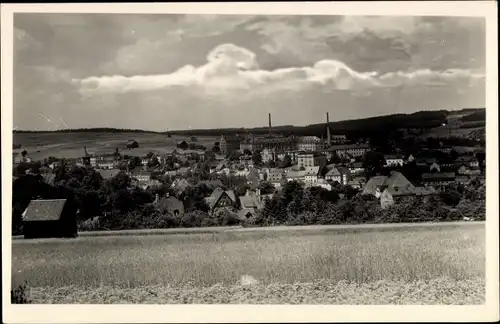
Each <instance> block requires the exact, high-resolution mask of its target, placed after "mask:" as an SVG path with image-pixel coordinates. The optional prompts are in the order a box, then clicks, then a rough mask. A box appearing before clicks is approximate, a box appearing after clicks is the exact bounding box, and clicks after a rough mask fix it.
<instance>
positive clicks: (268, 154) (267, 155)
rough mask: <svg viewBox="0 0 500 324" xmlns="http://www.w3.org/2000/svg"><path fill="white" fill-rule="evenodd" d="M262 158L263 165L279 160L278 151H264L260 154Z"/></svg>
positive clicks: (266, 149) (270, 149)
mask: <svg viewBox="0 0 500 324" xmlns="http://www.w3.org/2000/svg"><path fill="white" fill-rule="evenodd" d="M260 156H261V159H262V163H267V162H270V161H277V160H278V155H277V153H276V150H275V149H272V148H265V149H263V150H262V152H261V153H260Z"/></svg>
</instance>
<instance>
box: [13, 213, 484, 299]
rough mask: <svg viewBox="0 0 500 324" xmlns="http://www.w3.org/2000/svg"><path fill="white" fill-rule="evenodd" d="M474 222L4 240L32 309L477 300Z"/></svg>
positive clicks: (479, 246)
mask: <svg viewBox="0 0 500 324" xmlns="http://www.w3.org/2000/svg"><path fill="white" fill-rule="evenodd" d="M484 232H485V228H484V222H477V223H476V222H475V223H473V224H469V225H467V226H464V225H457V224H453V223H451V224H449V225H448V226H436V227H429V226H422V227H418V226H412V227H408V228H407V227H405V226H400V227H393V228H391V227H389V226H387V227H383V228H378V229H373V228H369V227H367V228H363V229H356V228H343V229H333V228H332V229H321V228H320V227H318V228H317V229H315V230H310V231H302V232H298V231H289V230H277V231H273V230H264V231H259V230H254V231H221V232H217V233H193V234H170V235H128V236H125V235H124V236H86V237H80V238H78V239H75V240H58V239H47V240H13V242H12V245H13V246H12V275H13V283H16V282H17V283H19V282H22V281H24V280H28V281H29V283H30V285H31V287H32V290H31V294H32V296H31V297H32V299H33V302H35V303H293V304H294V303H308V304H315V303H316V304H317V303H320V304H321V303H323V304H324V303H327V304H478V303H483V302H484V290H485V287H484V283H485V279H484V276H485V254H484V253H485V252H484V251H485V241H484Z"/></svg>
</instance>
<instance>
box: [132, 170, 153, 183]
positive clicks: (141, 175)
mask: <svg viewBox="0 0 500 324" xmlns="http://www.w3.org/2000/svg"><path fill="white" fill-rule="evenodd" d="M131 177H132V178H134V179H136V180H137V181H140V182H147V181H150V180H151V172H147V171H139V172H134V173H132V175H131Z"/></svg>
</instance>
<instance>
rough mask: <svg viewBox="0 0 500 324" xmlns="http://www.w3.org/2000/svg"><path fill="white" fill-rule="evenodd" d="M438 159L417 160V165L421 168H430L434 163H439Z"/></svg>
mask: <svg viewBox="0 0 500 324" xmlns="http://www.w3.org/2000/svg"><path fill="white" fill-rule="evenodd" d="M437 162H438V161H437V159H436V158H417V159H416V160H415V163H416V165H417V166H418V167H421V168H428V167H430V166H431V165H432V164H433V163H437Z"/></svg>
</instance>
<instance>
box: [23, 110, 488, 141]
mask: <svg viewBox="0 0 500 324" xmlns="http://www.w3.org/2000/svg"><path fill="white" fill-rule="evenodd" d="M457 113H467V115H465V116H464V117H462V121H464V122H470V121H484V122H485V121H486V109H485V108H467V109H462V110H460V111H447V110H435V111H419V112H416V113H412V114H393V115H385V116H377V117H370V118H363V119H351V120H343V121H334V122H330V130H331V132H332V134H352V135H354V134H355V135H362V134H370V133H373V132H381V131H383V132H384V133H386V132H390V131H393V130H396V129H400V128H420V129H426V128H433V127H438V126H440V125H441V124H443V123H446V118H447V116H449V115H451V114H457ZM74 132H106V133H157V134H167V133H169V134H170V135H189V136H220V135H221V134H222V133H223V134H225V135H236V134H245V133H252V134H256V135H259V134H267V133H268V132H269V129H268V127H267V126H266V127H255V128H243V127H241V128H219V129H194V130H182V131H171V132H154V131H147V130H139V129H117V128H81V129H62V130H55V131H26V130H16V131H14V133H74ZM273 133H280V134H283V135H296V136H322V135H323V136H324V135H326V124H325V123H319V124H311V125H307V126H293V125H283V126H273Z"/></svg>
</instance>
